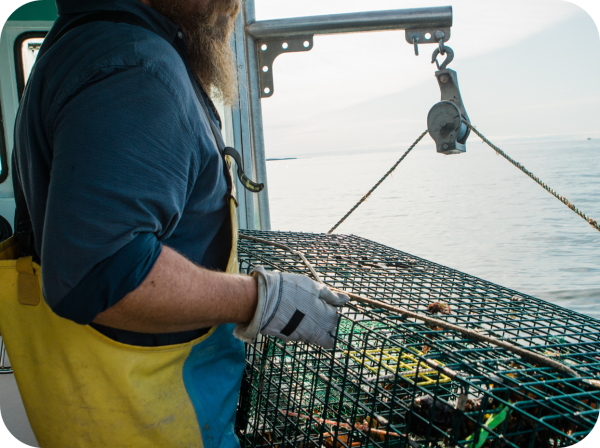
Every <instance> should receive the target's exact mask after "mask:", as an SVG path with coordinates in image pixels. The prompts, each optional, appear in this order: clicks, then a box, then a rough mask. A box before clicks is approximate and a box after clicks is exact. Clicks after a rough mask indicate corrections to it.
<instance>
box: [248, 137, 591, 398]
mask: <svg viewBox="0 0 600 448" xmlns="http://www.w3.org/2000/svg"><path fill="white" fill-rule="evenodd" d="M423 135H425V134H423ZM239 237H240V239H244V240H250V241H254V242H256V243H260V244H266V245H267V246H274V247H277V248H279V249H283V250H286V251H288V252H291V253H293V254H295V255H298V256H300V258H301V259H302V262H303V263H304V264H305V265H306V267H307V268H308V269H309V270H310V272H311V273H312V274H313V276H314V277H315V279H316V280H317V281H318V282H319V283H321V284H323V285H327V284H326V283H325V282H324V281H323V280H322V279H321V277H320V276H319V274H317V272H316V270H315V268H314V267H313V266H312V264H311V263H310V262H309V261H308V260H307V259H306V257H305V256H304V254H302V252H300V251H297V250H294V249H292V248H291V247H289V246H285V245H283V244H280V243H275V242H272V241H269V240H264V239H262V238H256V237H253V236H249V235H243V234H240V235H239ZM331 289H332V290H333V291H338V292H341V293H343V294H346V295H347V296H349V297H350V298H351V299H352V300H356V301H358V302H362V303H366V304H368V305H370V306H372V307H374V308H383V309H386V310H388V311H393V312H395V313H398V314H400V315H402V316H406V317H410V318H412V319H416V320H420V321H422V322H425V323H426V324H429V325H435V326H438V327H441V328H443V329H445V330H451V331H456V332H457V333H459V334H460V335H462V336H463V337H466V338H469V339H472V340H475V341H477V342H487V343H488V344H491V345H495V346H497V347H501V348H503V349H505V350H508V351H509V352H512V353H515V354H517V355H519V356H521V357H523V358H526V359H529V360H531V361H534V362H536V363H538V364H539V365H542V366H545V367H550V368H553V369H556V370H558V371H559V372H563V373H566V374H568V375H572V376H573V377H575V378H577V379H579V380H580V381H582V382H583V383H585V384H588V385H590V386H593V387H595V388H598V389H600V381H598V380H594V379H588V378H582V377H581V375H579V374H578V373H577V372H576V371H575V370H573V369H571V368H570V367H568V366H566V365H564V364H562V363H560V362H558V361H555V360H554V359H551V358H548V357H547V356H544V355H540V354H539V353H535V352H532V351H530V350H527V349H525V348H523V347H519V346H517V345H514V344H511V343H510V342H506V341H501V340H499V339H496V338H494V337H492V336H486V335H483V334H480V333H478V332H476V331H473V330H469V329H467V328H463V327H460V326H458V325H454V324H451V323H448V322H446V321H444V320H440V319H436V318H434V317H428V316H423V315H420V314H418V313H415V312H413V311H410V310H407V309H405V308H401V307H399V306H395V305H389V304H387V303H384V302H381V301H379V300H375V299H370V298H367V297H363V296H359V295H358V294H354V293H351V292H348V291H344V290H341V289H337V288H331ZM423 360H424V361H425V363H426V364H427V365H429V366H430V367H431V368H434V369H441V370H442V372H444V373H445V374H447V375H448V376H450V377H451V378H457V377H458V374H457V372H455V371H453V370H451V369H449V368H447V367H445V366H440V365H437V364H435V363H434V362H433V361H432V360H430V359H428V358H423Z"/></svg>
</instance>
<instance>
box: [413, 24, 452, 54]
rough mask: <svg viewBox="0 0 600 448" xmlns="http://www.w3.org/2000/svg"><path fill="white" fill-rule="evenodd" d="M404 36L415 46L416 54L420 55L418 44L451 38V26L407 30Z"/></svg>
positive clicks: (437, 42) (445, 40) (433, 42)
mask: <svg viewBox="0 0 600 448" xmlns="http://www.w3.org/2000/svg"><path fill="white" fill-rule="evenodd" d="M404 36H405V37H406V42H408V43H409V44H411V45H414V46H415V55H416V56H419V47H418V44H438V45H439V42H440V40H441V41H442V42H444V43H445V42H448V41H449V40H450V28H449V27H440V28H419V29H415V30H405V33H404Z"/></svg>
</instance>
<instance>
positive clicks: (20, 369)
mask: <svg viewBox="0 0 600 448" xmlns="http://www.w3.org/2000/svg"><path fill="white" fill-rule="evenodd" d="M111 14H112V16H114V14H115V12H111V13H110V14H109V15H108V16H107V15H106V14H104V15H102V16H101V18H100V19H99V18H97V17H96V18H95V19H94V18H93V17H88V20H87V22H90V21H93V20H105V21H113V22H117V21H120V22H127V23H132V24H134V25H139V26H144V25H147V24H145V22H143V21H142V23H139V21H141V19H140V18H137V19H135V18H134V19H132V20H130V19H131V17H129V16H127V15H126V17H125V19H123V15H121V16H118V13H117V16H116V17H112V16H111ZM93 15H94V14H92V16H93ZM136 17H137V16H136ZM136 21H137V22H136ZM82 23H83V22H82ZM82 23H80V24H79V25H81V24H82ZM79 25H75V26H79ZM147 26H148V27H149V25H147ZM73 27H74V26H73ZM73 27H71V29H72V28H73ZM144 27H145V26H144ZM148 29H151V28H148ZM201 104H202V106H203V107H204V108H206V106H205V105H204V103H203V102H202V101H201ZM205 110H206V109H205ZM209 121H211V120H209ZM211 124H212V121H211ZM213 126H214V124H213ZM217 132H218V131H217ZM213 133H215V128H213ZM215 140H216V141H217V145H218V146H219V149H220V150H221V152H222V153H223V154H225V151H224V149H229V150H231V148H223V147H224V145H223V142H222V140H221V137H220V135H217V134H216V133H215ZM233 151H235V150H233ZM236 155H237V154H236ZM226 159H227V160H226V162H227V163H228V165H229V167H230V168H231V164H230V160H229V157H228V156H227V157H226ZM238 168H239V167H238ZM228 182H231V179H228ZM253 185H255V184H253ZM232 188H233V186H232ZM234 194H235V193H234V191H232V196H233V195H234ZM235 207H236V205H235V200H234V199H233V198H232V199H231V200H230V211H231V228H232V249H231V254H230V256H229V262H228V265H227V272H228V273H237V272H238V260H237V234H238V226H237V218H236V210H235ZM17 253H18V240H17V238H16V237H12V238H10V239H8V240H6V241H4V242H2V243H1V244H0V334H1V335H2V337H3V338H4V341H5V343H6V348H7V352H8V355H9V357H10V361H11V364H12V367H13V369H14V373H15V377H16V380H17V384H18V387H19V391H20V393H21V397H22V398H23V403H24V405H25V409H26V411H27V416H28V418H29V421H30V422H31V426H32V428H33V431H34V433H35V436H36V438H37V440H38V442H39V444H40V446H41V447H42V448H74V447H86V448H92V447H93V448H101V447H111V448H126V447H132V448H133V447H135V448H138V447H165V448H166V447H169V448H171V447H215V448H217V447H237V446H239V441H238V439H237V437H236V435H235V433H234V420H235V412H236V407H237V402H238V394H239V389H240V383H241V377H242V372H243V369H244V364H245V357H244V346H243V343H242V342H241V341H239V340H237V339H235V338H234V337H233V327H234V325H233V324H230V325H221V326H218V327H214V328H212V329H211V330H210V331H209V332H208V333H207V334H206V335H204V336H202V337H201V338H199V339H196V340H193V341H190V342H188V343H185V344H178V345H171V346H161V347H137V346H130V345H125V344H122V343H119V342H116V341H113V340H112V339H110V338H107V337H105V336H104V335H102V334H100V333H99V332H97V331H96V330H94V329H93V328H92V327H90V326H82V325H79V324H76V323H74V322H72V321H70V320H67V319H63V318H61V317H59V316H58V315H56V314H55V313H54V312H53V311H52V310H51V309H50V307H49V306H48V305H47V304H46V302H45V300H44V297H43V295H42V293H41V281H42V280H41V278H42V277H41V267H40V265H38V264H36V263H34V262H33V261H32V257H23V258H17Z"/></svg>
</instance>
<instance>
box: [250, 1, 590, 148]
mask: <svg viewBox="0 0 600 448" xmlns="http://www.w3.org/2000/svg"><path fill="white" fill-rule="evenodd" d="M364 4H365V3H364V2H359V1H356V0H350V1H349V0H345V1H341V0H329V1H326V2H324V1H320V0H305V1H302V2H298V1H294V2H292V1H282V0H263V1H258V2H257V5H256V10H257V19H258V20H264V19H272V18H279V17H294V16H306V15H318V14H333V13H343V12H355V11H360V10H362V9H363V8H364ZM448 4H451V5H452V6H453V12H454V22H453V27H452V37H451V39H450V41H449V42H448V45H449V46H450V47H451V48H452V49H453V50H454V52H455V58H454V61H453V62H452V63H451V64H450V65H449V68H451V69H453V70H456V72H457V74H458V80H459V85H460V89H461V93H462V96H463V101H464V104H465V107H466V110H467V112H468V114H469V116H470V119H471V121H472V123H473V124H474V125H475V126H477V127H478V129H479V130H480V131H482V132H483V133H484V134H485V135H487V136H488V137H489V138H492V139H494V140H495V141H498V142H499V143H502V142H504V141H507V140H509V141H510V140H567V139H583V138H588V137H591V138H600V127H599V126H598V124H597V123H598V122H599V121H600V107H599V106H600V91H599V90H598V86H597V81H596V80H597V78H598V75H597V74H598V73H600V38H599V36H598V28H597V26H596V24H595V23H594V21H593V19H592V18H591V17H590V16H589V14H588V13H587V12H586V11H585V10H583V9H581V7H579V6H576V5H574V4H573V3H569V2H564V1H558V0H523V1H514V0H502V1H481V0H477V1H474V0H457V1H453V2H444V1H442V2H435V1H424V0H419V1H402V0H400V1H398V0H396V1H390V0H371V1H370V2H369V3H368V8H369V10H386V9H401V8H411V7H426V6H445V5H448ZM434 48H435V47H434V46H433V45H421V46H420V54H421V55H420V56H419V57H416V56H415V55H414V51H413V48H412V46H411V45H409V44H407V43H406V41H405V37H404V31H386V32H378V33H357V34H350V35H337V36H316V37H315V43H314V48H313V49H312V50H311V51H310V52H307V53H296V54H285V55H281V56H279V57H278V58H277V59H276V61H275V64H274V67H273V73H274V83H275V84H274V87H275V93H274V95H273V97H271V98H267V99H264V100H263V101H262V107H263V119H264V130H265V146H266V152H267V157H271V158H273V157H306V156H312V155H325V154H328V155H329V154H338V153H339V154H347V153H354V152H361V151H372V150H392V149H397V148H398V147H399V146H406V145H408V144H409V143H411V142H412V141H414V140H415V138H416V137H417V136H418V135H419V134H420V133H421V132H422V131H424V130H425V129H426V127H427V125H426V119H427V113H428V111H429V109H430V108H431V107H432V106H433V105H434V104H435V103H436V102H438V101H439V100H440V92H439V87H438V85H437V81H436V79H435V77H434V73H435V66H434V65H432V64H431V53H432V52H433V50H434ZM471 138H473V137H471Z"/></svg>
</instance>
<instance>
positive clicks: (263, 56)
mask: <svg viewBox="0 0 600 448" xmlns="http://www.w3.org/2000/svg"><path fill="white" fill-rule="evenodd" d="M313 37H314V36H313V35H307V36H293V37H289V38H278V39H265V40H260V41H258V42H257V43H256V47H257V51H258V64H259V66H258V72H259V74H260V97H261V98H268V97H270V96H272V95H273V91H274V90H275V89H274V86H273V62H274V61H275V58H276V57H277V56H279V55H280V54H282V53H295V52H299V51H310V50H312V48H313Z"/></svg>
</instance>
